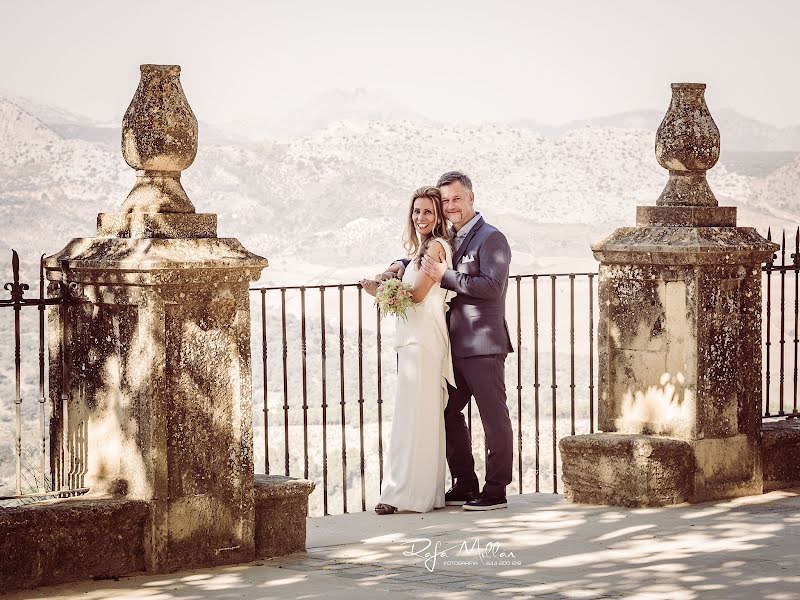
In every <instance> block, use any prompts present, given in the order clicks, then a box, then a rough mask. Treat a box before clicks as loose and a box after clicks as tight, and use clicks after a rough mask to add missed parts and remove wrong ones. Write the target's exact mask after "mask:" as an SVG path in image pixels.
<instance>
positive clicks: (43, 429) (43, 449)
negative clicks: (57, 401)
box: [39, 254, 48, 492]
mask: <svg viewBox="0 0 800 600" xmlns="http://www.w3.org/2000/svg"><path fill="white" fill-rule="evenodd" d="M44 256H45V255H44V254H42V255H41V256H40V257H39V300H41V301H42V303H41V304H40V305H39V433H40V434H41V436H42V439H41V444H40V448H39V471H40V472H41V477H42V481H41V485H40V486H39V491H40V492H46V491H48V490H47V481H46V477H45V474H46V472H47V459H46V454H47V419H46V417H45V410H44V407H45V404H46V403H47V396H46V394H45V368H44V309H45V305H44Z"/></svg>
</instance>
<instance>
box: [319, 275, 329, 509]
mask: <svg viewBox="0 0 800 600" xmlns="http://www.w3.org/2000/svg"><path fill="white" fill-rule="evenodd" d="M319 326H320V331H321V334H320V358H321V361H320V362H321V370H322V373H321V375H322V498H323V500H322V503H323V513H324V514H325V515H327V514H328V381H327V377H328V374H327V373H328V364H327V354H326V348H325V346H326V339H325V333H326V331H325V329H326V326H325V286H322V287H320V288H319Z"/></svg>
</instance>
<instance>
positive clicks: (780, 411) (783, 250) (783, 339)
mask: <svg viewBox="0 0 800 600" xmlns="http://www.w3.org/2000/svg"><path fill="white" fill-rule="evenodd" d="M781 267H786V230H785V229H784V230H783V233H782V235H781ZM785 330H786V271H785V270H784V269H781V338H780V340H779V343H780V350H781V354H780V362H779V365H780V367H779V369H778V382H779V383H778V414H779V415H784V414H786V413H785V411H784V410H783V389H784V361H785V354H786V353H785V352H784V350H785V345H786V331H785Z"/></svg>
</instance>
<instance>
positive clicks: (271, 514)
mask: <svg viewBox="0 0 800 600" xmlns="http://www.w3.org/2000/svg"><path fill="white" fill-rule="evenodd" d="M253 483H254V489H253V496H254V500H255V509H256V510H255V547H256V557H257V558H271V557H274V556H283V555H284V554H291V553H292V552H303V551H305V549H306V518H307V517H308V496H309V494H311V492H313V491H314V487H315V486H314V482H313V481H308V480H307V479H294V478H292V477H283V476H281V475H256V476H255V479H254V482H253Z"/></svg>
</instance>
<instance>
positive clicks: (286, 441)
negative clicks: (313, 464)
mask: <svg viewBox="0 0 800 600" xmlns="http://www.w3.org/2000/svg"><path fill="white" fill-rule="evenodd" d="M281 341H282V347H283V355H282V360H283V363H282V364H283V451H284V467H285V469H284V470H285V471H286V473H285V474H286V476H287V477H288V476H289V370H288V365H287V361H288V358H289V344H288V341H287V336H286V288H284V289H282V290H281Z"/></svg>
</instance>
